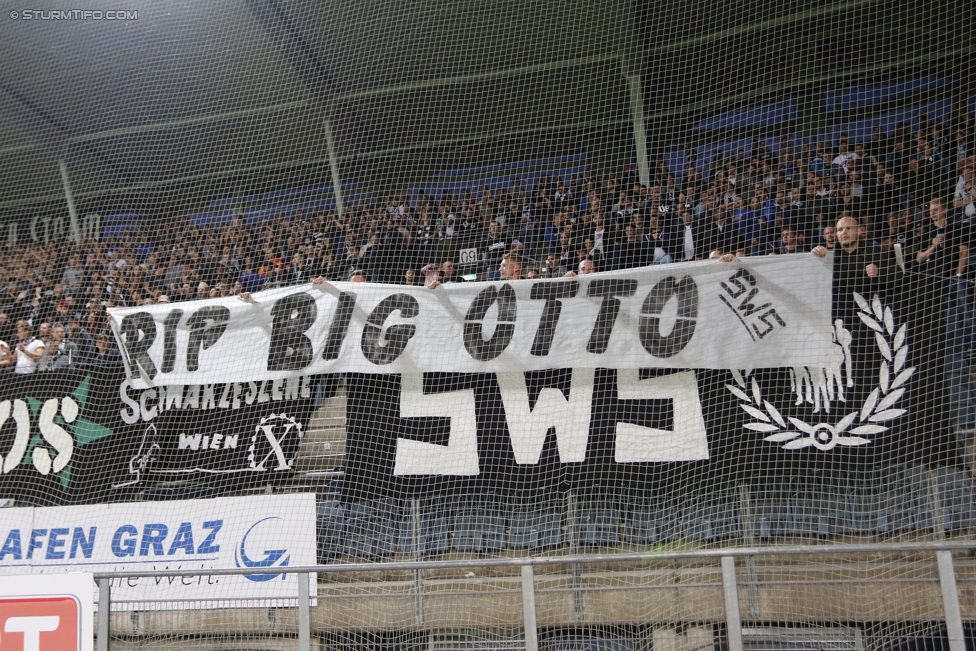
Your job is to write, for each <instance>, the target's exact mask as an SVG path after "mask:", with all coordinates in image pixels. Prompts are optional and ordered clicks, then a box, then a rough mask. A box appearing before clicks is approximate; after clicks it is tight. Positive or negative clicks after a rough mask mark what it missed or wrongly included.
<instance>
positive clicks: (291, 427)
mask: <svg viewBox="0 0 976 651" xmlns="http://www.w3.org/2000/svg"><path fill="white" fill-rule="evenodd" d="M270 421H283V422H284V424H285V431H284V433H283V434H282V435H281V438H280V439H275V437H274V433H273V432H272V433H271V434H266V433H265V431H264V428H263V426H264V425H265V424H267V423H268V422H270ZM292 432H294V433H295V436H296V437H297V438H298V440H299V441H300V440H301V439H302V437H303V436H304V435H305V431H304V428H303V427H302V424H301V422H299V421H298V420H296V419H295V417H294V416H289V415H288V414H285V413H281V414H268V415H267V416H265V417H264V418H262V419H261V421H260V422H259V423H258V424H257V426H256V427H255V428H254V435H253V436H251V445H250V446H248V448H247V460H248V462H249V465H250V467H251V468H252V469H255V470H265V467H264V462H265V461H267V460H268V459H269V458H270V457H272V456H274V457H276V458H277V461H278V468H277V469H278V470H281V469H282V466H285V465H286V466H287V467H288V468H291V467H292V466H294V465H295V459H294V458H292V459H285V453H284V451H283V450H282V447H281V444H282V443H283V442H284V441H285V439H286V438H288V436H289V434H291V433H292ZM262 439H264V440H265V441H267V444H268V446H269V451H268V454H267V455H266V456H265V457H264V459H261V460H260V461H258V459H257V452H256V449H257V447H258V445H259V443H261V441H262Z"/></svg>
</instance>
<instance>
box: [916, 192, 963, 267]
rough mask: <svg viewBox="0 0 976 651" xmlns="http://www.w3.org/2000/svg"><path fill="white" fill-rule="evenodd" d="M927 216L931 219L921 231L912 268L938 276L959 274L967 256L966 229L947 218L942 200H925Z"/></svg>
mask: <svg viewBox="0 0 976 651" xmlns="http://www.w3.org/2000/svg"><path fill="white" fill-rule="evenodd" d="M929 218H930V219H931V222H930V223H929V224H928V225H927V226H926V228H925V229H924V230H923V231H922V236H921V238H920V239H919V242H918V245H917V253H915V263H916V265H917V267H916V271H921V272H923V273H926V274H930V275H933V276H938V277H939V278H951V277H953V276H954V275H955V276H961V275H962V274H963V273H965V271H966V261H967V260H968V259H969V237H970V234H969V232H968V229H966V228H965V227H964V226H963V225H962V224H959V223H957V222H953V221H949V219H948V211H947V210H946V207H945V206H944V205H943V201H942V199H933V200H932V201H930V202H929ZM926 245H927V246H926ZM923 247H924V248H923Z"/></svg>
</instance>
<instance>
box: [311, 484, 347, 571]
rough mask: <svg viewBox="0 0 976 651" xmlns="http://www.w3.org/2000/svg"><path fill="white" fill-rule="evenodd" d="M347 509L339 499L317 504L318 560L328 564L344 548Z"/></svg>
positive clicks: (316, 535) (316, 536)
mask: <svg viewBox="0 0 976 651" xmlns="http://www.w3.org/2000/svg"><path fill="white" fill-rule="evenodd" d="M345 521H346V509H345V507H344V506H343V505H342V504H341V503H340V502H339V500H337V499H330V500H326V501H325V502H318V503H316V504H315V539H316V540H315V542H316V554H315V556H316V559H317V560H318V562H319V563H327V562H329V561H330V560H332V559H333V558H335V557H336V556H337V555H338V554H339V553H340V552H341V551H342V548H343V535H342V534H343V530H344V529H345Z"/></svg>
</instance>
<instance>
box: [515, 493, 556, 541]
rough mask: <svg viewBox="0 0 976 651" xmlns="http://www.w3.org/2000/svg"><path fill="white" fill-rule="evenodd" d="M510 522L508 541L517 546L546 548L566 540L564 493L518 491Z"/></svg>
mask: <svg viewBox="0 0 976 651" xmlns="http://www.w3.org/2000/svg"><path fill="white" fill-rule="evenodd" d="M513 504H514V507H513V509H512V515H511V517H510V519H509V523H508V544H509V545H510V546H511V547H513V548H515V549H546V548H549V547H557V546H558V545H560V544H561V543H562V496H561V495H558V494H556V493H550V492H539V491H517V492H516V495H515V497H514V499H513Z"/></svg>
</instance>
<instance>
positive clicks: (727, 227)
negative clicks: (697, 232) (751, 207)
mask: <svg viewBox="0 0 976 651" xmlns="http://www.w3.org/2000/svg"><path fill="white" fill-rule="evenodd" d="M704 230H705V233H704V238H705V242H704V243H705V249H706V250H707V251H709V252H710V255H712V257H723V256H727V255H730V256H743V255H745V254H746V243H745V242H744V241H743V239H742V236H741V235H740V234H739V228H738V227H737V226H736V225H735V224H733V223H732V221H731V220H728V219H726V218H725V207H724V206H718V207H717V208H715V210H714V211H713V213H712V222H711V223H710V224H709V225H708V226H706V227H705V229H704ZM716 252H717V253H718V255H717V256H716V255H715V254H716Z"/></svg>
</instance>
